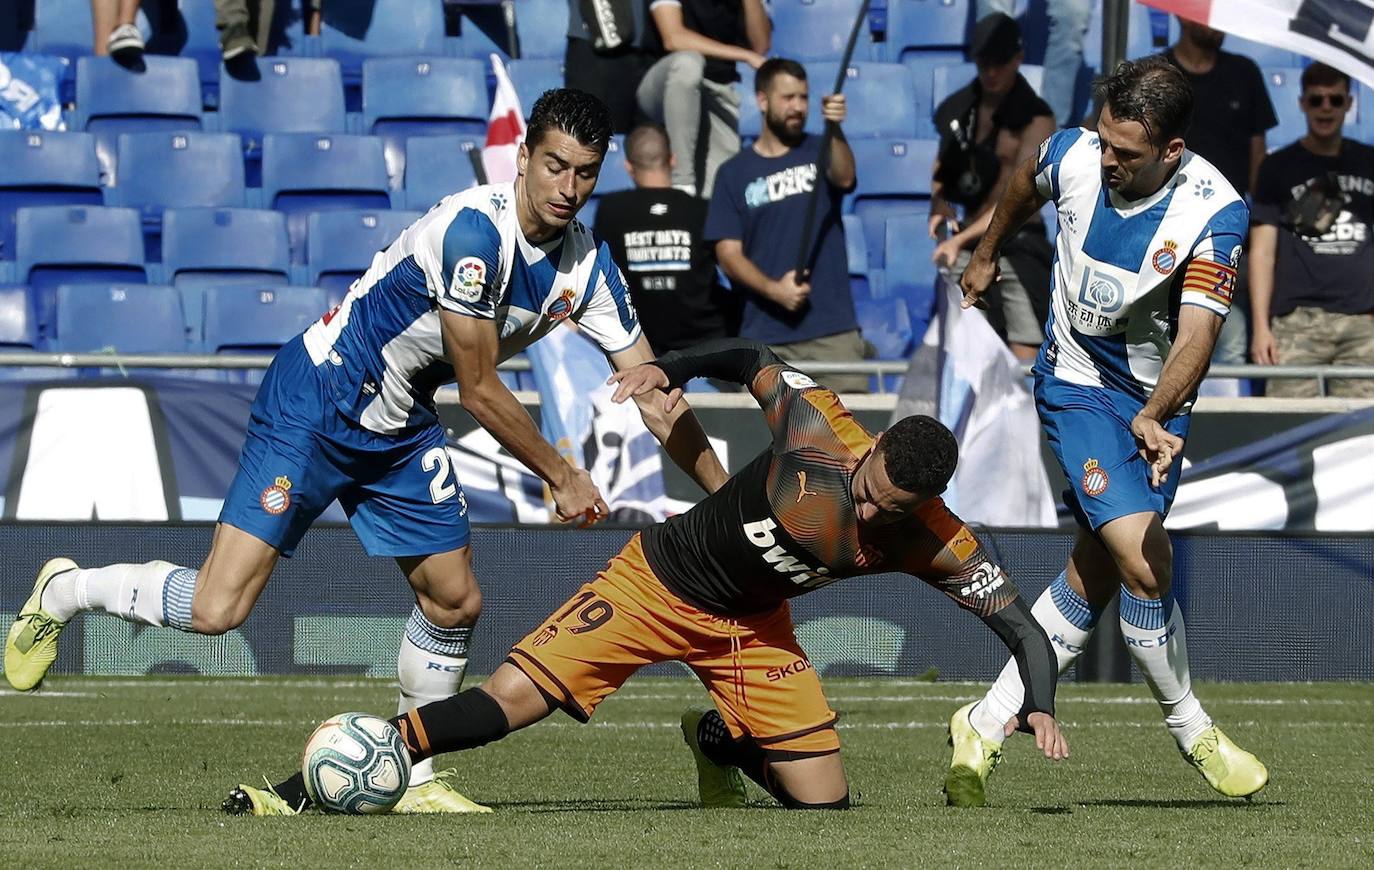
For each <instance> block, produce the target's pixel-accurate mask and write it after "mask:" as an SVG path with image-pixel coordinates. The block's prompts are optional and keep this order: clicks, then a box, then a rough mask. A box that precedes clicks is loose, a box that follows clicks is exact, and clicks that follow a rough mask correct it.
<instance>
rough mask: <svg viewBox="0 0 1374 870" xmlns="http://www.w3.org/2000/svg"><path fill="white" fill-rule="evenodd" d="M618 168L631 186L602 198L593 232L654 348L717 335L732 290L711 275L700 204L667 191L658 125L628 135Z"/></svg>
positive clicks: (725, 326) (667, 157) (668, 156)
mask: <svg viewBox="0 0 1374 870" xmlns="http://www.w3.org/2000/svg"><path fill="white" fill-rule="evenodd" d="M625 166H626V168H627V169H628V170H629V172H630V178H632V179H633V180H634V183H635V189H634V190H623V191H620V192H618V193H609V194H606V195H605V196H603V197H602V198H601V204H600V205H599V206H598V208H597V212H596V235H597V236H598V237H599V238H601V239H602V240H604V241H605V242H606V244H608V245H610V247H611V256H612V257H613V258H614V260H615V262H616V263H618V264H620V266H621V267H622V268H623V269H624V270H625V278H626V282H627V283H628V284H629V288H630V298H631V300H632V301H633V302H634V306H635V311H636V312H638V314H639V323H640V326H641V328H643V330H644V335H645V337H646V338H648V339H649V344H650V346H652V347H653V349H654V353H656V354H658V355H659V356H662V355H663V354H665V353H667V352H668V351H670V350H681V349H683V348H687V347H692V346H693V345H696V344H700V343H701V342H703V341H707V340H708V339H712V338H724V337H725V336H726V335H727V334H728V333H729V320H730V317H729V312H730V309H731V307H732V305H731V300H730V296H731V295H732V294H729V293H727V292H726V290H725V288H723V287H721V286H720V282H718V281H717V280H716V256H715V251H714V250H713V247H712V246H711V245H708V244H707V243H706V241H705V240H704V239H703V238H702V230H703V229H704V228H705V225H706V208H707V205H706V202H705V200H701V199H698V198H696V197H695V196H692V195H691V194H689V193H686V192H684V191H681V190H674V189H673V187H672V183H671V178H672V168H673V153H672V150H671V149H670V148H669V146H668V135H667V133H665V132H664V130H663V128H662V127H659V126H657V125H649V124H646V125H643V126H640V127H636V128H635V129H634V131H633V132H631V133H630V136H629V138H628V139H627V140H626V142H625Z"/></svg>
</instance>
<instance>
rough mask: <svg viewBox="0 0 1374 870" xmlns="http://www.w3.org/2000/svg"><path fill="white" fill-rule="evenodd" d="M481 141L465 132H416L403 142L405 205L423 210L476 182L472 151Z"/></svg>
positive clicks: (480, 146) (478, 146) (479, 147)
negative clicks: (448, 134) (413, 136)
mask: <svg viewBox="0 0 1374 870" xmlns="http://www.w3.org/2000/svg"><path fill="white" fill-rule="evenodd" d="M481 148H482V143H481V142H480V141H474V140H473V139H472V138H470V137H467V136H419V137H416V138H414V139H410V140H408V141H407V142H406V195H405V200H406V208H412V209H418V210H420V211H424V210H426V209H428V208H429V207H430V206H432V205H434V204H435V203H436V202H438V201H439V200H441V199H443V198H444V197H446V196H448V195H449V194H450V193H457V192H458V191H460V190H467V189H468V188H469V187H472V186H473V185H474V184H476V183H477V176H476V174H475V173H474V172H473V168H472V159H471V158H472V156H473V155H472V154H471V152H472V151H473V150H474V149H476V150H477V156H479V157H480V155H481Z"/></svg>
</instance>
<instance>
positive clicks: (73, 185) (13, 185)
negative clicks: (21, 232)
mask: <svg viewBox="0 0 1374 870" xmlns="http://www.w3.org/2000/svg"><path fill="white" fill-rule="evenodd" d="M0 166H3V167H4V171H3V172H0V260H13V259H14V220H15V211H16V210H17V209H20V208H25V207H28V206H36V205H100V204H101V203H102V202H103V201H104V200H103V194H102V192H101V190H100V166H99V164H98V163H97V162H96V158H95V143H94V140H93V139H92V137H91V136H90V134H88V133H47V132H43V131H41V130H0Z"/></svg>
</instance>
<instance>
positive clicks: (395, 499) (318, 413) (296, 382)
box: [219, 337, 469, 556]
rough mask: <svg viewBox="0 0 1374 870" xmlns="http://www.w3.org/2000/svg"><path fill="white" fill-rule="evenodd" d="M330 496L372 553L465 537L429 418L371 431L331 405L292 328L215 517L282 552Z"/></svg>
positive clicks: (440, 440) (446, 544)
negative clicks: (421, 423) (391, 431)
mask: <svg viewBox="0 0 1374 870" xmlns="http://www.w3.org/2000/svg"><path fill="white" fill-rule="evenodd" d="M335 499H338V500H339V503H340V504H342V505H343V509H344V512H345V513H346V514H348V518H349V521H350V522H351V523H352V524H353V530H354V531H355V532H356V533H357V535H358V539H359V540H360V541H362V544H363V549H365V550H366V551H367V552H368V554H369V555H372V556H428V555H432V554H434V553H445V552H448V551H449V550H456V549H459V548H460V547H463V546H466V545H467V542H468V536H469V529H468V510H467V499H466V497H465V496H464V495H463V489H462V487H461V486H460V485H459V483H458V479H457V478H456V477H455V476H454V474H453V464H452V462H450V460H449V455H448V451H447V449H446V448H445V447H444V433H443V430H442V429H440V428H439V426H437V425H434V426H428V427H425V428H423V429H418V430H415V431H413V432H405V433H401V434H399V435H380V434H378V433H376V432H369V431H367V430H366V429H363V428H361V427H359V426H358V425H357V424H356V423H354V422H352V421H350V420H347V419H346V418H344V417H343V415H341V414H340V413H339V411H338V409H337V407H336V406H335V404H334V403H333V401H331V400H330V398H329V397H328V395H327V393H326V390H325V386H324V384H323V382H322V381H321V380H320V377H319V375H318V374H317V373H316V371H315V366H314V364H312V363H311V361H310V357H309V355H308V354H307V353H306V351H305V345H304V343H303V342H302V341H301V339H300V338H299V337H297V338H295V339H293V340H292V341H291V342H290V343H289V344H287V345H286V346H285V347H283V348H282V349H281V352H280V353H278V354H277V358H276V359H275V360H273V361H272V365H271V367H270V368H269V369H268V370H267V374H266V376H265V377H264V378H263V381H262V386H261V387H259V388H258V395H257V398H256V399H254V400H253V409H252V412H251V414H250V416H249V422H248V433H247V436H246V438H245V439H244V443H243V452H242V453H241V454H240V455H239V470H238V473H237V474H236V475H235V476H234V482H233V483H232V484H231V485H230V487H229V495H228V496H226V497H225V499H224V509H223V510H222V511H220V515H219V521H220V522H222V523H226V524H228V525H231V526H234V527H235V528H238V529H242V530H243V531H245V532H248V533H249V534H250V535H253V536H254V537H256V538H260V539H262V540H263V541H266V542H267V543H269V544H271V545H272V546H273V547H274V548H276V549H277V550H278V551H279V552H280V553H281V554H282V555H283V556H290V555H291V553H292V552H293V551H295V549H296V545H297V544H298V543H300V540H301V537H302V536H304V535H305V530H306V529H308V528H309V527H310V524H311V523H312V522H314V521H315V518H316V517H318V516H319V515H320V514H321V513H322V512H323V511H324V509H325V508H326V507H328V506H329V504H330V503H331V502H333V501H334V500H335Z"/></svg>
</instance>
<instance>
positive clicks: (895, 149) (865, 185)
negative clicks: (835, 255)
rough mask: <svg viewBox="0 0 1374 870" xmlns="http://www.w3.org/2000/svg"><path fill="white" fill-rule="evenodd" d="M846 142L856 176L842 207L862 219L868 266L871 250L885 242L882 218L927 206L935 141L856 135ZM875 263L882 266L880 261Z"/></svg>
mask: <svg viewBox="0 0 1374 870" xmlns="http://www.w3.org/2000/svg"><path fill="white" fill-rule="evenodd" d="M849 144H850V147H851V148H853V149H854V160H855V163H856V165H857V166H858V174H859V178H858V186H857V187H856V188H855V190H854V192H853V193H852V194H850V195H849V198H848V207H847V208H846V211H848V212H849V213H851V214H856V215H858V216H859V219H860V220H861V221H862V222H863V226H864V235H865V236H867V238H868V252H869V265H870V266H872V265H875V264H874V263H873V262H872V260H873V251H874V250H875V249H877V248H879V247H881V246H882V245H883V244H884V242H885V237H884V234H885V232H886V230H885V226H884V223H885V221H887V219H888V218H889V217H891V216H892V215H894V214H902V213H907V214H914V213H916V212H920V211H927V210H928V201H929V199H930V180H931V179H930V176H931V170H932V168H933V167H934V165H935V152H936V150H937V146H938V143H936V142H934V141H932V140H929V139H859V140H856V141H853V142H851V143H849ZM876 265H879V266H883V267H884V268H886V266H885V264H882V263H879V264H876Z"/></svg>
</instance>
